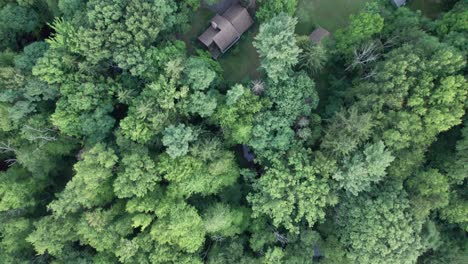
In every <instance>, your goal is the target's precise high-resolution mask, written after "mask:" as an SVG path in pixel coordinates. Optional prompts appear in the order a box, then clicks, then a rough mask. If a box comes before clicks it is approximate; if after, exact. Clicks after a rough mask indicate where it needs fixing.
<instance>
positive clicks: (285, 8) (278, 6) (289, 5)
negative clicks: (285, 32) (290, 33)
mask: <svg viewBox="0 0 468 264" xmlns="http://www.w3.org/2000/svg"><path fill="white" fill-rule="evenodd" d="M258 3H259V4H260V8H259V10H258V11H257V13H256V16H257V18H258V19H259V20H260V21H262V22H265V21H269V20H271V19H272V18H273V17H275V16H276V15H278V14H280V13H283V12H284V13H286V14H288V15H289V16H293V15H294V13H295V12H296V7H297V0H260V1H258Z"/></svg>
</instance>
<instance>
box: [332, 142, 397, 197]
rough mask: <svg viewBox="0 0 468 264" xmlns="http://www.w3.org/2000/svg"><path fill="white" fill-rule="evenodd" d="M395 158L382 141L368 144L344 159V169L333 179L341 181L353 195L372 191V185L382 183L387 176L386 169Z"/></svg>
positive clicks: (341, 184) (343, 186)
mask: <svg viewBox="0 0 468 264" xmlns="http://www.w3.org/2000/svg"><path fill="white" fill-rule="evenodd" d="M394 159H395V158H394V157H393V156H392V154H391V152H390V151H388V150H386V149H385V145H384V143H383V142H382V141H378V142H376V143H374V144H367V145H365V146H364V149H363V150H362V152H361V151H357V152H356V153H354V154H353V155H352V156H351V157H346V158H344V160H343V162H342V167H341V169H340V170H338V171H337V172H336V173H335V174H333V179H335V180H337V181H339V185H340V187H342V188H344V189H345V190H346V191H348V192H350V193H352V194H353V195H358V193H360V192H362V191H366V190H369V189H370V186H371V184H372V183H377V182H379V181H381V180H382V179H383V178H384V177H385V176H386V175H387V172H386V171H385V170H386V168H387V167H388V166H389V165H390V163H392V161H393V160H394Z"/></svg>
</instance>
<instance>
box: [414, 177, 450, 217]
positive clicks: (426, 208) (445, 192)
mask: <svg viewBox="0 0 468 264" xmlns="http://www.w3.org/2000/svg"><path fill="white" fill-rule="evenodd" d="M407 185H408V191H409V192H410V194H411V202H412V203H413V206H414V208H415V210H414V211H415V213H416V214H417V216H419V217H421V218H424V217H426V216H427V215H429V213H430V211H431V210H435V209H439V208H443V207H445V206H447V205H448V203H449V184H448V181H447V177H446V176H444V175H442V174H440V173H439V172H438V171H437V170H428V171H421V172H418V173H416V175H414V176H413V177H411V178H410V179H408V182H407Z"/></svg>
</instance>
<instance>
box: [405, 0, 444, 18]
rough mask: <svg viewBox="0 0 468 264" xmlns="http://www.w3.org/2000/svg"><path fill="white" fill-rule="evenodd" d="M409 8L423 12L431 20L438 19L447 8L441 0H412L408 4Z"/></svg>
mask: <svg viewBox="0 0 468 264" xmlns="http://www.w3.org/2000/svg"><path fill="white" fill-rule="evenodd" d="M408 7H409V8H411V9H412V10H421V12H422V13H423V14H424V15H425V16H427V17H429V18H432V19H434V18H437V17H438V16H439V14H440V13H441V12H443V11H444V9H446V8H447V6H445V5H444V3H443V1H441V0H412V1H410V2H409V3H408Z"/></svg>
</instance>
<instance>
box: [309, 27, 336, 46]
mask: <svg viewBox="0 0 468 264" xmlns="http://www.w3.org/2000/svg"><path fill="white" fill-rule="evenodd" d="M330 35H331V33H330V32H328V30H326V29H324V28H322V27H318V28H316V29H315V30H314V31H313V32H312V33H311V34H310V35H309V39H310V41H312V42H314V43H320V42H322V40H323V39H324V38H326V37H329V36H330Z"/></svg>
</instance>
